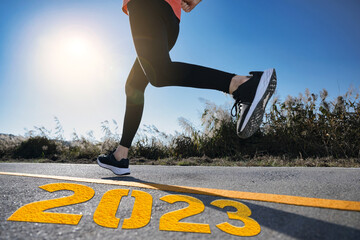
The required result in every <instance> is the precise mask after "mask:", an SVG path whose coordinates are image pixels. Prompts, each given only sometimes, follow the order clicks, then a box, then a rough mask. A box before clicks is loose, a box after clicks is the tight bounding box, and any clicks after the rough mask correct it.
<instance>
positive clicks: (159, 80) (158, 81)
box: [140, 58, 171, 87]
mask: <svg viewBox="0 0 360 240" xmlns="http://www.w3.org/2000/svg"><path fill="white" fill-rule="evenodd" d="M140 63H141V67H142V69H143V71H144V73H145V76H146V78H147V79H148V81H149V82H150V84H151V85H153V86H154V87H164V86H167V85H168V84H167V81H168V79H169V77H168V76H169V75H170V67H171V62H167V61H166V62H150V61H148V60H146V59H144V58H141V59H140Z"/></svg>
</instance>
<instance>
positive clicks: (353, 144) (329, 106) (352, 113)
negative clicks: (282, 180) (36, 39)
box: [0, 90, 360, 167]
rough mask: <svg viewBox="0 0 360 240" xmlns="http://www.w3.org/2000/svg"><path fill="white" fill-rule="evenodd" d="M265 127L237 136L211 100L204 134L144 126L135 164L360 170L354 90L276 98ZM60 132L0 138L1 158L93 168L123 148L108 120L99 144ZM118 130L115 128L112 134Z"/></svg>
mask: <svg viewBox="0 0 360 240" xmlns="http://www.w3.org/2000/svg"><path fill="white" fill-rule="evenodd" d="M269 105H270V106H269V109H268V111H267V114H266V116H265V119H264V123H263V124H262V125H261V127H260V130H259V131H258V132H257V133H255V134H254V135H253V136H252V137H250V138H249V139H245V140H244V139H240V138H238V137H237V136H236V131H235V129H236V120H235V119H234V118H232V117H231V116H230V106H217V105H215V104H213V103H211V102H205V108H204V112H203V114H202V116H201V121H202V128H201V129H197V128H196V127H194V126H193V124H192V123H191V122H189V121H187V120H186V119H184V118H180V119H179V124H180V125H181V127H182V129H183V132H182V133H176V134H175V135H168V134H165V133H163V132H160V131H159V130H158V129H157V128H156V127H155V126H145V127H144V128H142V129H141V130H140V131H139V133H138V135H137V136H136V139H135V141H134V143H133V146H132V148H131V149H130V161H131V163H132V164H163V165H182V166H189V165H216V166H218V165H222V166H342V167H359V166H360V98H359V93H358V92H355V91H354V90H349V91H348V92H347V93H346V94H345V95H343V96H339V97H337V98H336V99H332V100H328V93H327V91H326V90H323V91H321V92H320V94H319V95H317V94H314V93H310V92H309V91H308V90H306V91H305V93H304V94H299V96H297V97H292V96H288V97H287V98H286V99H285V100H284V101H281V100H280V99H279V98H277V97H275V98H273V100H272V103H271V104H269ZM55 122H56V128H55V130H54V131H50V130H47V129H45V128H44V127H35V128H34V130H30V131H28V132H27V133H26V135H25V137H15V136H11V135H0V160H1V161H37V162H71V163H92V162H94V160H95V159H96V158H97V156H98V155H99V154H101V153H108V152H110V151H112V150H113V149H114V148H116V146H117V143H118V142H119V141H120V138H121V135H120V134H118V133H117V130H118V129H119V128H118V126H117V123H116V121H114V120H113V121H112V122H109V121H104V122H102V129H103V132H104V137H103V138H102V140H101V141H100V142H99V141H95V139H94V137H93V136H92V132H89V133H88V136H86V137H84V136H78V135H77V134H76V132H74V133H73V137H72V140H71V141H65V140H64V137H63V129H62V126H61V124H60V121H59V120H58V119H57V118H55ZM111 129H115V131H114V130H111Z"/></svg>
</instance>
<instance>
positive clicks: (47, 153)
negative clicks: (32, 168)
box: [14, 137, 58, 158]
mask: <svg viewBox="0 0 360 240" xmlns="http://www.w3.org/2000/svg"><path fill="white" fill-rule="evenodd" d="M56 153H58V152H57V149H56V143H55V141H53V140H49V139H47V138H46V137H31V138H29V139H27V140H25V141H23V142H22V143H21V144H20V145H19V146H18V147H17V148H16V149H15V151H14V156H15V157H22V158H41V157H51V156H52V155H54V154H56Z"/></svg>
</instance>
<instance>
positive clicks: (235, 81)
mask: <svg viewBox="0 0 360 240" xmlns="http://www.w3.org/2000/svg"><path fill="white" fill-rule="evenodd" d="M249 79H250V77H249V76H240V75H236V76H234V77H233V78H232V79H231V82H230V86H229V93H230V94H233V92H234V91H235V90H236V89H238V87H239V86H240V85H241V84H243V83H245V82H246V81H247V80H249Z"/></svg>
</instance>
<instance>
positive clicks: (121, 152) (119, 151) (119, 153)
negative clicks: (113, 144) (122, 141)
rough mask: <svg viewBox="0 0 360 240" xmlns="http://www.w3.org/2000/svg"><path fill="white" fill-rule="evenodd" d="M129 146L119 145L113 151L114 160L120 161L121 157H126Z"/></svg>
mask: <svg viewBox="0 0 360 240" xmlns="http://www.w3.org/2000/svg"><path fill="white" fill-rule="evenodd" d="M128 154H129V148H127V147H124V146H121V145H119V146H118V147H117V148H116V151H115V152H114V157H115V159H116V160H118V161H120V160H121V159H123V158H128Z"/></svg>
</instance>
